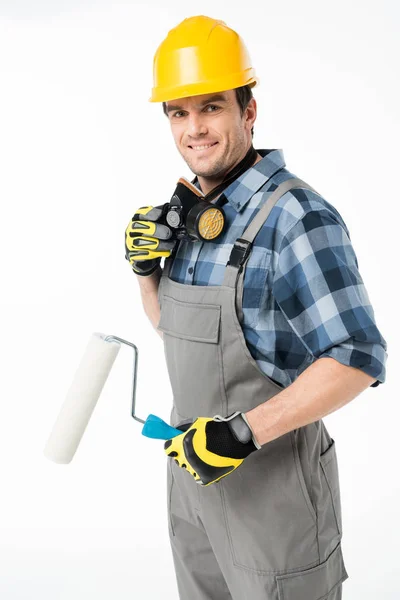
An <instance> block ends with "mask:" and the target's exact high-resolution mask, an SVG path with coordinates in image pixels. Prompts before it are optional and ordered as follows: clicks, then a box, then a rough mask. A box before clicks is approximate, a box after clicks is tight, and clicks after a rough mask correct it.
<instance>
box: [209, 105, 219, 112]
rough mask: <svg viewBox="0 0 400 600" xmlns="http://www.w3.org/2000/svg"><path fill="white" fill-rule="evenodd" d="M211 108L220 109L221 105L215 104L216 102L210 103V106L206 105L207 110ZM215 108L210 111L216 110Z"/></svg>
mask: <svg viewBox="0 0 400 600" xmlns="http://www.w3.org/2000/svg"><path fill="white" fill-rule="evenodd" d="M209 108H212V109H214V110H218V109H219V106H215V104H209V105H208V106H206V111H208V109H209ZM214 110H211V111H208V112H214Z"/></svg>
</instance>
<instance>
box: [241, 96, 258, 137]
mask: <svg viewBox="0 0 400 600" xmlns="http://www.w3.org/2000/svg"><path fill="white" fill-rule="evenodd" d="M244 117H245V123H246V129H248V130H249V131H251V128H252V127H253V125H254V123H255V120H256V119H257V102H256V99H255V98H250V101H249V103H248V105H247V106H246V110H245V112H244Z"/></svg>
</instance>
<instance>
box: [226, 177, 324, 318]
mask: <svg viewBox="0 0 400 600" xmlns="http://www.w3.org/2000/svg"><path fill="white" fill-rule="evenodd" d="M294 188H306V189H309V190H311V191H312V192H315V193H318V192H316V191H315V190H314V189H313V188H312V187H311V186H310V185H308V184H307V183H305V182H304V181H302V180H301V179H298V178H297V177H296V178H291V179H287V180H286V181H284V182H283V183H281V184H280V185H278V187H277V188H276V190H274V191H273V192H272V194H271V195H270V196H269V198H268V200H267V201H266V202H265V204H263V206H262V207H261V208H260V210H259V211H258V213H257V214H256V216H255V217H254V218H253V219H252V220H251V222H250V224H249V225H248V227H247V229H246V230H245V231H244V233H243V234H242V236H241V237H240V238H238V239H237V240H236V242H235V243H234V245H233V248H232V251H231V254H230V257H229V261H228V263H227V265H226V269H225V276H224V282H223V285H226V286H228V287H232V288H236V309H237V315H238V319H239V322H240V321H242V320H243V310H242V300H243V280H244V274H245V270H246V264H247V261H248V260H249V256H250V253H251V250H252V245H253V241H254V239H255V237H256V235H257V233H258V232H259V231H260V229H261V228H262V226H263V225H264V223H265V222H266V220H267V218H268V216H269V214H270V212H271V210H272V208H273V207H274V206H275V204H276V203H277V202H278V200H279V199H280V198H281V197H282V196H283V195H284V194H286V192H288V191H289V190H292V189H294Z"/></svg>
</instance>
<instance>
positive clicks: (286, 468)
mask: <svg viewBox="0 0 400 600" xmlns="http://www.w3.org/2000/svg"><path fill="white" fill-rule="evenodd" d="M218 485H219V486H220V493H221V499H222V504H223V507H224V512H225V520H226V529H227V534H228V539H229V543H230V547H231V554H232V560H233V563H234V565H235V566H237V567H241V568H244V569H247V570H250V571H253V572H255V573H260V574H275V573H286V572H287V571H288V570H296V569H303V568H308V567H312V566H315V565H317V564H318V563H319V554H318V544H317V526H316V522H315V519H314V518H313V514H312V511H311V510H310V507H309V505H308V503H307V502H306V500H305V498H304V490H303V489H302V487H301V485H300V483H299V478H298V472H297V468H296V465H295V461H294V457H293V448H292V440H291V435H289V434H285V435H283V436H281V437H279V438H277V439H276V440H273V441H272V442H270V443H268V444H265V445H264V446H262V448H261V449H260V450H258V451H257V452H254V453H253V454H250V456H248V458H246V460H245V461H244V462H243V463H242V464H241V465H240V467H239V468H238V469H237V470H236V471H234V472H233V473H231V474H230V475H229V476H228V477H225V478H223V479H221V480H220V482H219V483H218ZM308 600H309V599H308Z"/></svg>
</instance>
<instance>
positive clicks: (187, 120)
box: [166, 90, 255, 179]
mask: <svg viewBox="0 0 400 600" xmlns="http://www.w3.org/2000/svg"><path fill="white" fill-rule="evenodd" d="M166 105H167V106H166V109H167V114H168V118H169V121H170V125H171V131H172V135H173V136H174V141H175V144H176V147H177V148H178V150H179V152H180V154H181V156H182V158H183V159H184V161H185V162H186V163H187V165H188V166H189V168H190V170H191V171H192V172H193V173H194V174H195V175H199V176H201V177H204V178H210V179H217V178H219V177H223V176H224V174H225V173H226V172H227V171H228V170H229V169H230V168H231V167H232V166H234V165H235V164H237V162H239V160H240V159H241V158H242V156H243V150H244V149H245V148H247V147H249V146H250V140H251V127H252V124H253V123H252V122H251V119H250V120H249V119H248V114H247V112H248V111H245V113H244V115H241V114H240V107H239V104H238V103H237V99H236V92H235V90H228V91H225V92H219V93H217V94H203V95H201V96H190V97H189V98H180V99H178V100H171V101H169V102H167V103H166ZM249 106H250V107H251V108H250V111H251V110H253V112H254V118H255V101H254V99H252V100H251V101H250V104H249ZM253 120H254V119H253Z"/></svg>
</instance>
